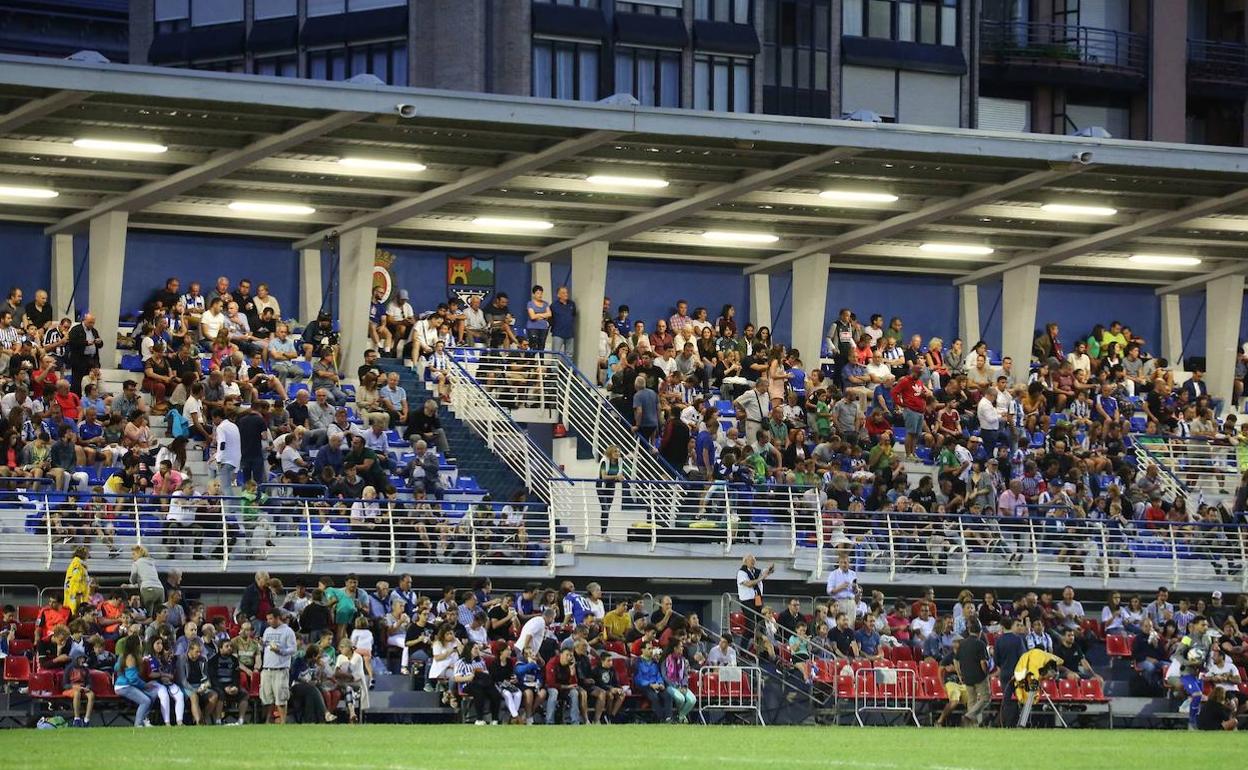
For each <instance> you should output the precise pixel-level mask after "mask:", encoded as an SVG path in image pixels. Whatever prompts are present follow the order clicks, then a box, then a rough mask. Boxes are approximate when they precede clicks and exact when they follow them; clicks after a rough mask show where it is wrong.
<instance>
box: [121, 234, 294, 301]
mask: <svg viewBox="0 0 1248 770" xmlns="http://www.w3.org/2000/svg"><path fill="white" fill-rule="evenodd" d="M219 275H224V276H228V277H229V278H230V283H231V285H233V284H236V283H238V280H239V279H240V278H250V279H251V283H252V292H253V293H254V292H255V285H256V284H258V283H267V284H268V285H269V292H270V293H271V294H272V295H273V296H275V297H277V301H278V302H280V303H281V304H282V315H283V316H286V317H288V318H289V317H292V316H294V315H295V314H296V313H297V312H298V311H299V254H298V252H296V251H293V250H291V248H290V241H288V240H278V239H274V238H241V237H229V236H221V235H216V236H205V235H185V234H180V233H171V232H163V231H143V230H131V231H130V233H129V234H128V235H127V237H126V271H125V276H124V277H123V279H122V284H121V312H122V313H123V314H126V313H132V312H134V311H135V310H138V309H139V308H141V307H142V305H143V303H144V302H146V301H147V299H148V298H149V297H151V295H152V294H153V293H154V292H155V291H156V290H157V289H159V288H161V287H162V286H164V284H165V279H166V278H169V277H175V276H176V277H177V278H178V279H179V280H180V281H181V282H182V288H183V290H185V289H186V287H187V286H188V285H189V284H190V283H191V281H198V282H199V283H200V285H201V287H202V290H203V293H204V294H207V293H208V292H209V291H211V290H212V287H213V285H214V284H215V283H216V280H217V276H219Z"/></svg>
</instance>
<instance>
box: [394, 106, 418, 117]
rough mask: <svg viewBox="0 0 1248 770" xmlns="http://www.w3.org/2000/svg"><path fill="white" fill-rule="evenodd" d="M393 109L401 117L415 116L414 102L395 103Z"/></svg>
mask: <svg viewBox="0 0 1248 770" xmlns="http://www.w3.org/2000/svg"><path fill="white" fill-rule="evenodd" d="M394 109H395V111H396V112H398V113H399V117H401V118H414V117H416V105H414V104H396V105H395V106H394Z"/></svg>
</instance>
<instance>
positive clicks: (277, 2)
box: [252, 0, 299, 21]
mask: <svg viewBox="0 0 1248 770" xmlns="http://www.w3.org/2000/svg"><path fill="white" fill-rule="evenodd" d="M253 2H254V6H253V9H252V18H254V19H255V20H256V21H263V20H265V19H283V18H285V17H287V16H294V15H295V14H296V13H298V12H299V0H253Z"/></svg>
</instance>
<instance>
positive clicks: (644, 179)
mask: <svg viewBox="0 0 1248 770" xmlns="http://www.w3.org/2000/svg"><path fill="white" fill-rule="evenodd" d="M585 181H586V182H589V183H590V184H598V185H603V186H605V187H646V188H650V189H654V190H660V189H662V188H664V187H667V180H666V179H659V178H658V177H653V176H616V175H615V174H593V175H591V176H587V177H585Z"/></svg>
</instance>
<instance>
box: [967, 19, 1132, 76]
mask: <svg viewBox="0 0 1248 770" xmlns="http://www.w3.org/2000/svg"><path fill="white" fill-rule="evenodd" d="M980 34H981V41H982V42H981V50H982V51H983V54H984V56H985V58H988V59H997V60H1001V61H1014V62H1022V61H1028V62H1042V63H1047V64H1051V65H1054V66H1061V65H1076V66H1082V67H1094V68H1097V69H1101V70H1110V71H1117V72H1121V73H1124V74H1130V75H1139V76H1142V75H1144V74H1146V72H1147V69H1148V39H1147V37H1146V36H1145V35H1142V34H1140V33H1136V32H1123V31H1120V30H1116V29H1102V28H1099V27H1083V26H1078V25H1073V24H1047V23H1042V22H1028V21H987V20H985V21H981V22H980Z"/></svg>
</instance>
